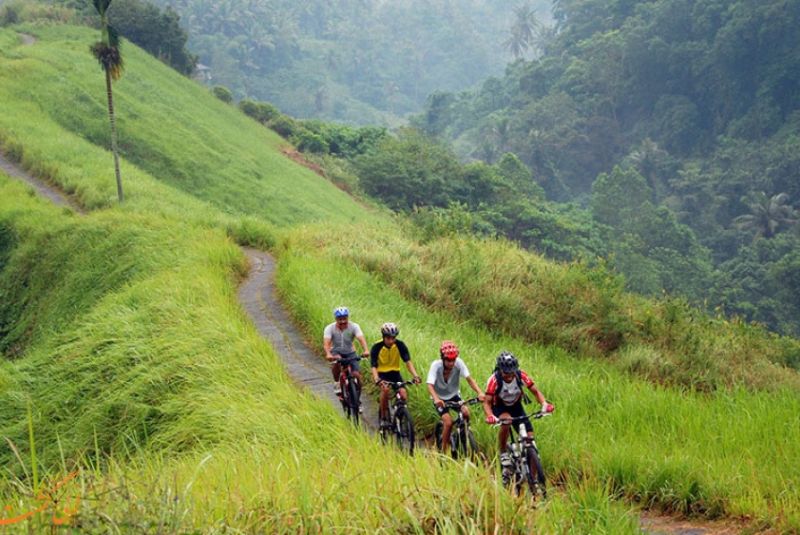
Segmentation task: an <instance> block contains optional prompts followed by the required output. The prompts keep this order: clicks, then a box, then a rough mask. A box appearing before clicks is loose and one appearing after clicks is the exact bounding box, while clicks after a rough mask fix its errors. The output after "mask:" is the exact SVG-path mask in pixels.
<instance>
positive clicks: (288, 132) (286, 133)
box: [267, 115, 299, 139]
mask: <svg viewBox="0 0 800 535" xmlns="http://www.w3.org/2000/svg"><path fill="white" fill-rule="evenodd" d="M267 126H268V127H270V128H271V129H272V130H274V131H275V132H277V133H278V135H280V136H281V137H284V138H286V139H288V138H289V137H291V136H293V135H294V134H295V132H297V130H298V129H299V126H298V124H297V121H295V120H294V119H292V118H291V117H288V116H286V115H278V116H277V117H275V118H274V119H272V120H271V121H269V122H268V123H267Z"/></svg>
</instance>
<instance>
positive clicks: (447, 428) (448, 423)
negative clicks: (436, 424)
mask: <svg viewBox="0 0 800 535" xmlns="http://www.w3.org/2000/svg"><path fill="white" fill-rule="evenodd" d="M452 430H453V417H452V416H450V411H445V412H444V414H442V452H443V453H447V452H448V451H449V450H450V432H451V431H452Z"/></svg>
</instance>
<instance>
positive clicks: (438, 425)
mask: <svg viewBox="0 0 800 535" xmlns="http://www.w3.org/2000/svg"><path fill="white" fill-rule="evenodd" d="M443 430H444V425H442V421H441V420H439V421H438V422H436V427H435V428H434V430H433V436H434V437H436V450H437V451H442V431H443Z"/></svg>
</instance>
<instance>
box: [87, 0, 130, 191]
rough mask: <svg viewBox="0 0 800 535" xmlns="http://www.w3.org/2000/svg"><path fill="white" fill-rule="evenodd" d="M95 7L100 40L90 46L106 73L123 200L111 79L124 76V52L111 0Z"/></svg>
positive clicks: (100, 1) (96, 1) (116, 169)
mask: <svg viewBox="0 0 800 535" xmlns="http://www.w3.org/2000/svg"><path fill="white" fill-rule="evenodd" d="M92 2H93V3H94V8H95V9H96V10H97V13H98V14H99V15H100V40H99V41H97V42H96V43H95V44H93V45H92V46H91V48H90V50H91V51H92V54H94V57H95V58H97V61H98V62H100V66H101V67H103V70H104V71H105V73H106V93H107V94H108V118H109V120H110V121H111V150H112V151H113V153H114V173H115V174H116V177H117V196H118V197H119V202H122V200H123V195H122V177H121V176H120V172H119V150H118V149H117V124H116V120H115V118H114V95H113V93H112V91H111V81H112V80H119V79H120V77H121V76H122V67H123V65H122V54H121V53H120V42H119V34H118V33H117V31H116V30H115V29H114V28H113V27H112V26H111V25H110V24H109V23H108V15H107V12H108V6H110V5H111V0H92Z"/></svg>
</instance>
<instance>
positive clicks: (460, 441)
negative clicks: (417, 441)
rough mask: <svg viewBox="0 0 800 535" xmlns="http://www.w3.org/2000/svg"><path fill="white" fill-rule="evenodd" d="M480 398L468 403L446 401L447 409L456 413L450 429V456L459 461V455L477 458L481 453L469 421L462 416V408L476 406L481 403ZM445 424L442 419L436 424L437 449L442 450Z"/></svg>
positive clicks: (467, 401)
mask: <svg viewBox="0 0 800 535" xmlns="http://www.w3.org/2000/svg"><path fill="white" fill-rule="evenodd" d="M480 402H481V401H480V400H479V399H478V398H472V399H468V400H466V401H445V403H444V408H445V409H453V410H454V411H455V412H456V417H455V418H454V419H453V427H451V428H450V455H452V456H453V459H458V457H459V455H461V456H462V457H475V456H476V455H477V454H478V453H480V451H479V450H478V442H477V441H476V440H475V435H473V434H472V429H470V428H469V420H467V419H466V418H464V415H463V414H461V407H463V406H464V405H474V404H476V403H480ZM443 430H444V424H443V423H442V420H441V419H440V420H439V421H438V422H437V423H436V429H435V431H434V432H435V435H436V447H437V448H439V449H440V450H441V449H442V431H443Z"/></svg>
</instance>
